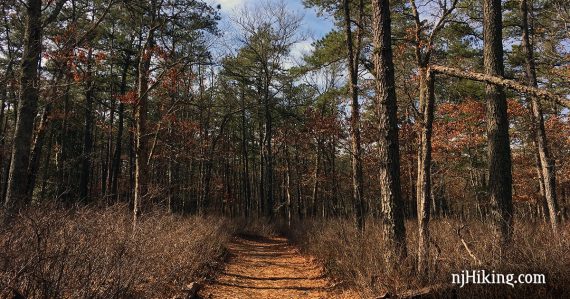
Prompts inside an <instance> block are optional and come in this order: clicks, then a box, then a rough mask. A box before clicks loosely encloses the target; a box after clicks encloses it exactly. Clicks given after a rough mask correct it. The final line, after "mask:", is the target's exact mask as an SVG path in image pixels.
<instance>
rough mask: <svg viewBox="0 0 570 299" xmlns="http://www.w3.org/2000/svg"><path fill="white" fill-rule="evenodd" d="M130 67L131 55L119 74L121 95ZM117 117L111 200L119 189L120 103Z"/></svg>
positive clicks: (121, 117) (122, 116) (122, 117)
mask: <svg viewBox="0 0 570 299" xmlns="http://www.w3.org/2000/svg"><path fill="white" fill-rule="evenodd" d="M130 66H131V55H130V53H127V54H126V57H125V61H124V64H123V70H122V73H121V86H120V87H119V89H120V93H121V95H125V94H126V93H127V76H128V73H129V68H130ZM117 114H118V115H119V119H118V124H117V140H116V141H115V152H114V154H113V161H112V163H111V186H110V189H111V196H112V198H113V199H115V200H116V199H118V197H119V193H118V189H119V188H118V187H119V176H120V175H121V152H122V144H123V130H124V119H125V104H124V103H122V102H120V103H119V109H118V111H117Z"/></svg>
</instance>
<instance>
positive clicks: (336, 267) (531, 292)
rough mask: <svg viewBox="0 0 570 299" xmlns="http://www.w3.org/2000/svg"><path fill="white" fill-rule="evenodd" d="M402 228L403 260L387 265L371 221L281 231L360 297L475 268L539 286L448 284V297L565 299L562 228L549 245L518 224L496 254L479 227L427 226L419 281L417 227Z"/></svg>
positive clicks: (541, 234) (569, 259)
mask: <svg viewBox="0 0 570 299" xmlns="http://www.w3.org/2000/svg"><path fill="white" fill-rule="evenodd" d="M406 227H407V233H408V236H407V247H408V252H409V254H408V256H407V257H406V258H404V259H403V260H402V261H398V262H397V263H395V264H394V262H393V261H390V262H387V261H386V260H385V258H384V249H383V248H384V242H383V240H382V234H381V229H380V227H379V224H378V223H374V222H369V223H368V224H367V228H366V230H365V232H364V233H363V234H362V235H361V234H360V233H359V232H358V231H357V230H356V229H355V227H354V225H353V223H352V222H350V221H345V220H330V221H324V222H323V221H307V222H303V223H297V224H295V225H294V226H293V227H292V228H291V229H285V230H284V231H285V233H286V234H287V235H288V236H289V237H290V239H291V240H292V241H293V242H294V243H296V244H298V245H299V246H300V247H301V248H302V250H304V251H305V252H307V253H308V254H311V255H312V256H314V257H316V258H318V259H320V260H321V261H322V263H323V264H324V266H325V269H326V271H327V272H328V274H329V275H331V276H332V277H335V278H336V279H338V280H339V282H342V283H345V284H348V285H351V286H353V287H356V288H357V289H358V290H359V291H360V292H361V294H362V295H363V297H364V298H376V297H378V296H380V295H382V294H385V293H386V292H390V293H392V294H401V293H405V291H407V290H417V289H420V288H423V287H426V286H430V285H432V286H433V285H438V284H447V285H449V284H451V282H452V276H451V274H452V273H461V271H462V270H483V269H484V270H486V271H488V272H487V273H490V272H491V271H495V272H496V273H504V274H508V273H513V274H517V275H518V274H525V273H539V274H545V275H546V282H547V284H546V285H522V284H519V285H515V287H511V286H508V285H473V284H471V285H465V286H464V287H463V288H459V287H458V286H453V287H452V289H454V291H453V292H455V294H457V295H459V298H564V296H566V297H567V298H570V226H568V225H565V226H563V229H562V233H561V236H560V238H559V239H555V238H554V237H553V236H552V233H551V231H550V228H549V226H548V225H547V224H545V223H523V222H522V221H518V222H516V225H515V233H514V240H513V242H512V245H511V246H510V247H509V248H507V249H506V250H505V251H503V254H501V248H500V247H499V246H498V244H499V242H497V240H494V239H493V237H492V234H491V230H490V228H489V227H488V226H487V225H486V224H485V223H482V222H477V221H471V222H469V223H461V222H460V221H459V220H454V219H438V220H434V221H433V222H432V223H431V237H432V239H433V240H432V242H431V247H430V256H431V259H430V266H429V271H428V273H427V274H426V275H418V274H417V272H416V271H415V265H416V258H417V257H416V252H417V250H416V247H417V235H416V228H417V226H416V225H415V222H413V221H409V222H408V223H407V224H406ZM460 228H462V229H461V230H460V231H459V232H458V230H459V229H460ZM462 239H463V241H464V242H465V244H466V245H467V248H468V249H469V251H471V254H469V253H468V251H467V249H466V248H465V245H463V242H462Z"/></svg>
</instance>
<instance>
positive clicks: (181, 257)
mask: <svg viewBox="0 0 570 299" xmlns="http://www.w3.org/2000/svg"><path fill="white" fill-rule="evenodd" d="M232 231H233V227H232V226H230V225H229V224H228V222H227V221H226V220H224V219H222V218H216V217H206V218H204V217H194V216H193V217H181V216H174V215H170V214H167V213H164V212H158V211H157V212H152V213H148V214H145V215H143V216H142V217H141V218H140V222H139V224H138V227H137V229H136V231H135V232H133V229H132V222H131V214H130V212H129V210H128V208H127V207H126V206H123V205H117V206H113V207H109V208H103V209H101V208H94V207H84V208H75V209H72V210H69V209H62V208H58V207H55V206H53V205H43V206H37V207H33V208H29V209H27V210H25V211H22V212H21V213H20V214H19V215H18V216H16V218H15V219H13V220H12V222H11V224H10V225H9V226H4V227H2V228H1V229H0V298H6V297H11V296H14V295H15V294H20V295H22V296H24V297H26V298H167V297H171V296H173V295H176V294H178V292H179V291H180V290H181V288H182V287H183V286H185V285H186V284H188V283H190V282H192V281H197V280H202V279H204V278H205V277H207V276H209V275H210V274H211V272H212V271H214V270H215V269H216V268H217V267H218V266H219V265H220V263H221V262H222V261H223V256H224V254H225V251H224V250H225V249H224V246H225V245H226V243H227V242H228V240H229V238H230V235H231V234H232Z"/></svg>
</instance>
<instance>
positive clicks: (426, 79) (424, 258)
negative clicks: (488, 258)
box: [416, 67, 435, 273]
mask: <svg viewBox="0 0 570 299" xmlns="http://www.w3.org/2000/svg"><path fill="white" fill-rule="evenodd" d="M434 106H435V94H434V78H433V74H432V73H431V72H429V71H428V70H427V68H425V67H423V68H421V69H420V112H421V113H422V124H421V129H420V130H421V132H420V136H419V138H420V146H419V148H418V178H417V185H416V188H417V189H416V197H417V210H418V272H419V273H427V270H428V258H429V219H430V202H431V201H432V193H433V192H432V191H433V190H432V178H431V137H432V129H433V118H434Z"/></svg>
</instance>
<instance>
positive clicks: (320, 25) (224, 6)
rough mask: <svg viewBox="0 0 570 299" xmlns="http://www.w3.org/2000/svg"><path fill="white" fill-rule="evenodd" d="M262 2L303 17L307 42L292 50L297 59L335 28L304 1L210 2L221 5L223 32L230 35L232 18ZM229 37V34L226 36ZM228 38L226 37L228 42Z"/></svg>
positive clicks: (326, 18)
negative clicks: (280, 3)
mask: <svg viewBox="0 0 570 299" xmlns="http://www.w3.org/2000/svg"><path fill="white" fill-rule="evenodd" d="M261 1H270V2H271V1H279V2H283V3H285V5H286V6H287V8H288V9H290V10H291V11H292V12H294V13H296V14H300V15H302V16H303V20H304V24H303V26H302V30H303V31H304V32H300V34H303V35H305V36H306V38H305V40H303V41H302V42H299V43H298V44H297V45H295V46H294V47H293V49H292V54H293V56H294V57H295V59H299V58H301V57H302V55H303V54H306V53H308V52H309V51H311V49H312V47H311V44H312V43H313V42H314V41H316V40H318V39H320V38H322V37H323V36H325V35H326V34H327V33H328V32H329V31H331V29H332V28H333V23H332V18H330V17H327V16H321V17H319V16H317V11H316V10H315V9H312V8H311V9H309V8H305V6H304V5H303V2H302V1H303V0H208V2H209V3H210V4H212V6H216V5H218V4H219V5H221V11H220V12H221V17H222V20H221V22H220V27H221V30H222V32H226V33H230V32H231V31H232V27H233V25H232V21H231V16H232V15H235V14H236V13H237V11H238V10H239V9H240V8H242V7H244V6H247V7H255V5H256V4H258V3H261ZM226 35H228V34H226ZM227 38H228V37H227V36H226V39H225V40H226V41H227V40H228V39H227Z"/></svg>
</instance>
